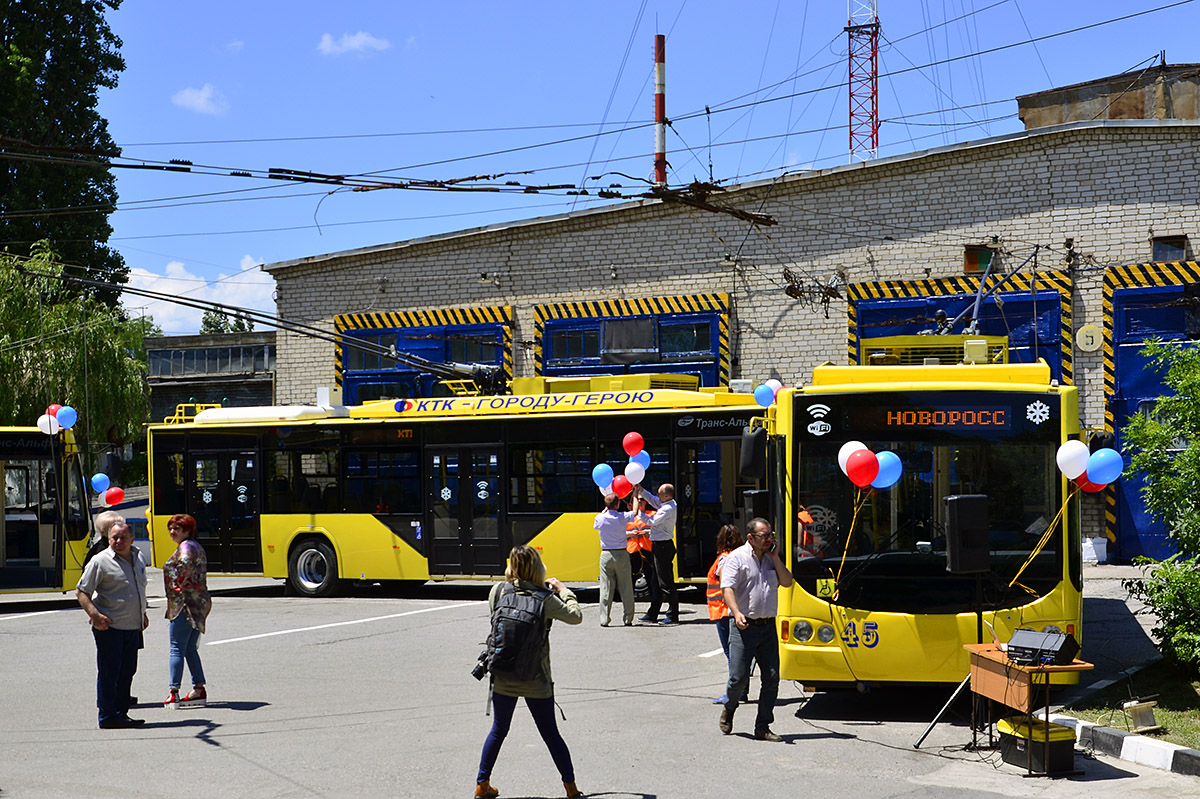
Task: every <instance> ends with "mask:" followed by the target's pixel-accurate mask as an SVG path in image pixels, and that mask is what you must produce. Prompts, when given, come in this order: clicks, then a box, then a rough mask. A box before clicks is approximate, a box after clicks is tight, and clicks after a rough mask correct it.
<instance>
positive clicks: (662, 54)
mask: <svg viewBox="0 0 1200 799" xmlns="http://www.w3.org/2000/svg"><path fill="white" fill-rule="evenodd" d="M654 182H655V183H657V184H658V185H659V186H664V187H665V186H666V185H667V37H666V36H664V35H663V34H661V33H660V34H657V35H656V36H655V37H654Z"/></svg>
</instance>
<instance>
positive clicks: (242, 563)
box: [188, 451, 262, 573]
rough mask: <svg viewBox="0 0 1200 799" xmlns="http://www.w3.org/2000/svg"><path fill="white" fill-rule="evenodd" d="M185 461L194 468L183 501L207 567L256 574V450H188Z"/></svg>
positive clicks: (258, 569)
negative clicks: (190, 493) (190, 516)
mask: <svg viewBox="0 0 1200 799" xmlns="http://www.w3.org/2000/svg"><path fill="white" fill-rule="evenodd" d="M191 460H192V464H193V465H194V467H195V469H196V471H195V480H193V481H192V485H191V492H192V495H191V497H190V498H189V502H188V505H189V507H190V508H191V511H192V516H194V517H195V519H196V541H198V542H199V543H200V546H202V547H204V552H205V554H206V555H207V556H208V565H209V569H210V570H211V571H214V572H218V571H220V572H251V573H254V572H258V573H261V572H262V544H261V535H260V530H259V523H258V514H259V502H258V454H257V453H255V452H246V451H238V452H231V451H225V452H196V451H193V452H192V453H191Z"/></svg>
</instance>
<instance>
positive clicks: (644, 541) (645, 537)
mask: <svg viewBox="0 0 1200 799" xmlns="http://www.w3.org/2000/svg"><path fill="white" fill-rule="evenodd" d="M625 530H626V535H627V536H628V537H627V538H626V539H625V549H626V550H627V551H628V552H629V562H630V564H631V565H632V567H633V579H634V588H636V587H637V578H638V575H639V574H640V575H641V576H642V579H644V580H645V581H646V586H647V587H649V585H650V583H651V581H653V580H654V559H653V558H652V557H650V552H651V551H652V550H653V547H654V545H653V544H652V543H651V541H650V523H649V522H648V521H646V520H645V519H643V518H642V517H640V516H635V517H634V518H633V521H631V522H629V523H628V524H626V525H625Z"/></svg>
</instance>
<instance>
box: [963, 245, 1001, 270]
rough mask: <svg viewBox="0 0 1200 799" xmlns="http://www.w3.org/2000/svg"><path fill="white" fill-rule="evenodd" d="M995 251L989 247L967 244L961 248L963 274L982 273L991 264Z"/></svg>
mask: <svg viewBox="0 0 1200 799" xmlns="http://www.w3.org/2000/svg"><path fill="white" fill-rule="evenodd" d="M995 252H996V251H995V250H993V249H992V248H991V247H982V246H978V245H974V244H968V245H967V246H966V247H964V248H963V274H964V275H982V274H983V273H984V272H986V271H987V268H988V267H989V266H991V264H992V256H993V254H994V253H995Z"/></svg>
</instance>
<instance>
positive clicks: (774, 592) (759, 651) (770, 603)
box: [719, 518, 792, 742]
mask: <svg viewBox="0 0 1200 799" xmlns="http://www.w3.org/2000/svg"><path fill="white" fill-rule="evenodd" d="M791 584H792V573H791V572H790V571H788V567H787V565H785V564H784V562H783V561H782V560H780V558H779V547H778V545H777V544H776V542H775V532H774V531H773V530H772V529H771V523H770V522H768V521H767V520H766V519H762V518H755V519H751V520H750V524H748V525H747V532H746V543H745V544H743V545H742V546H740V547H738V548H737V549H735V550H733V551H732V552H730V553H729V554H728V555H727V556H726V557H725V563H724V565H722V567H721V592H722V594H723V595H724V597H725V604H726V605H728V606H729V615H730V617H731V618H732V619H733V621H734V624H733V625H731V626H730V628H729V683H728V685H726V688H725V696H726V697H727V699H726V700H725V707H724V708H723V709H722V710H721V722H720V725H719V726H720V728H721V732H723V733H724V734H726V735H728V734H729V733H731V732H733V714H734V712H735V711H736V710H737V707H738V697H742V696H745V695H746V688H747V686H748V684H749V681H750V663H751V661H752V660H757V661H758V668H759V674H760V675H761V678H762V692H761V693H760V694H759V695H758V717H757V718H756V719H755V720H754V737H755V738H756V739H758V740H760V741H776V742H778V741H782V740H783V738H781V737H780V736H778V735H776V734H775V733H773V732H771V726H770V725H771V723H772V722H773V721H774V720H775V699H776V697H778V696H779V639H778V635H779V632H778V630H777V629H776V628H777V625H776V624H775V610H776V605H777V604H778V601H779V588H780V586H783V587H784V588H787V587H788V586H790V585H791Z"/></svg>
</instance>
